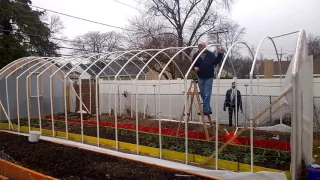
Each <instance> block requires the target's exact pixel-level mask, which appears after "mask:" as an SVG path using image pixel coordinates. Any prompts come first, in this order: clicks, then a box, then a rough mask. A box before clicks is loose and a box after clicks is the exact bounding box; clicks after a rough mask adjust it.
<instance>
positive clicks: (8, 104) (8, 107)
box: [6, 77, 11, 131]
mask: <svg viewBox="0 0 320 180" xmlns="http://www.w3.org/2000/svg"><path fill="white" fill-rule="evenodd" d="M6 98H7V114H8V118H9V119H11V116H10V101H9V88H8V78H7V77H6ZM8 128H9V131H10V128H11V127H10V126H8Z"/></svg>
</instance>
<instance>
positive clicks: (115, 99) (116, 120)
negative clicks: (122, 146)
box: [114, 77, 119, 151]
mask: <svg viewBox="0 0 320 180" xmlns="http://www.w3.org/2000/svg"><path fill="white" fill-rule="evenodd" d="M116 78H117V77H115V79H114V85H115V87H118V91H115V92H114V124H115V136H116V151H118V150H119V142H118V104H117V102H118V101H117V94H119V86H118V84H117V79H116Z"/></svg>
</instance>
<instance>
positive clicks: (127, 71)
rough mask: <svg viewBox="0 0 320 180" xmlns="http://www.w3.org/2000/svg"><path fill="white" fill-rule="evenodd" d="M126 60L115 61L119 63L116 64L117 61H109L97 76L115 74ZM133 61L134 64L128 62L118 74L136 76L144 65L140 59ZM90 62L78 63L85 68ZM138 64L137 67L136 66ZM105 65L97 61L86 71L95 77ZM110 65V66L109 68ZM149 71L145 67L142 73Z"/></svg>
mask: <svg viewBox="0 0 320 180" xmlns="http://www.w3.org/2000/svg"><path fill="white" fill-rule="evenodd" d="M126 62H127V61H117V63H118V64H119V65H120V66H119V65H118V64H117V63H114V62H113V63H111V64H110V65H109V66H108V67H107V68H105V69H104V71H103V72H102V73H101V74H100V76H99V77H106V76H115V75H116V74H117V73H118V72H119V71H120V69H121V68H122V67H123V66H124V65H125V63H126ZM134 63H135V64H136V65H134V64H133V63H128V64H127V65H126V66H125V68H124V69H123V70H122V71H121V72H120V74H119V76H128V75H129V76H131V77H133V76H136V75H138V73H139V72H140V69H142V68H143V66H144V65H145V64H144V63H143V62H141V61H134ZM90 65H91V64H80V67H81V68H82V69H84V70H85V69H87V68H88V67H89V66H90ZM137 66H138V67H137ZM104 67H105V64H101V63H99V62H97V63H96V65H93V66H91V67H90V69H89V70H88V71H87V73H88V74H89V75H90V76H92V77H95V76H96V75H97V74H99V73H100V72H101V70H102V69H103V68H104ZM109 67H110V68H109ZM148 71H149V69H148V68H147V67H146V68H144V70H143V73H142V74H144V73H147V72H148Z"/></svg>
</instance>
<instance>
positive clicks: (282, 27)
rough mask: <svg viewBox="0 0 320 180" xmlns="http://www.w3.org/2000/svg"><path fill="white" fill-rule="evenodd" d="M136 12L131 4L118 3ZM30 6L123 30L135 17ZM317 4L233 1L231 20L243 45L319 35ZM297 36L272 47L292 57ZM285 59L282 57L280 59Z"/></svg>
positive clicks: (106, 5)
mask: <svg viewBox="0 0 320 180" xmlns="http://www.w3.org/2000/svg"><path fill="white" fill-rule="evenodd" d="M118 1H121V2H124V3H126V4H129V5H132V6H134V7H138V8H139V4H137V3H136V1H134V0H118ZM32 2H33V5H35V6H39V7H43V8H47V9H51V10H55V11H58V12H63V13H66V14H70V15H74V16H79V17H82V18H86V19H90V20H94V21H98V22H102V23H106V24H110V25H115V26H119V27H125V26H126V25H128V21H127V19H128V18H130V17H132V16H134V15H136V14H138V11H137V10H136V9H133V8H130V7H127V6H124V5H122V4H119V3H117V2H115V1H113V0H90V1H84V0H32ZM319 7H320V0H305V1H301V0H237V1H236V3H235V4H234V5H233V7H232V10H231V14H230V16H231V18H232V19H233V20H235V21H238V22H239V24H240V25H241V26H243V27H246V29H247V33H246V35H245V37H244V41H246V42H248V43H249V44H250V45H252V44H253V45H255V46H256V47H257V46H258V44H259V41H260V40H261V39H262V38H263V37H264V36H276V35H280V34H283V33H288V32H292V31H296V30H300V29H302V28H303V29H305V30H306V32H307V33H308V34H309V33H312V34H315V35H320V12H319V10H320V9H319ZM61 18H62V20H63V23H64V26H65V29H64V31H63V34H64V35H65V36H67V37H68V38H70V39H72V38H73V37H75V36H77V35H81V34H84V33H86V32H88V31H101V32H106V31H110V30H117V29H114V28H110V27H106V26H102V25H98V24H94V23H90V22H86V21H82V20H77V19H73V18H70V17H66V16H61ZM296 39H297V35H290V36H287V37H283V38H278V39H276V45H277V47H278V48H279V49H280V48H281V47H282V48H283V50H284V53H287V54H290V53H291V54H292V53H293V51H294V48H295V43H296ZM262 49H263V50H262V52H263V55H264V56H265V57H268V58H273V57H272V56H273V55H274V50H273V47H272V46H271V43H270V42H268V41H266V42H265V43H264V44H263V46H262ZM284 56H285V55H284Z"/></svg>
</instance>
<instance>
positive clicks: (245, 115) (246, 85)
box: [244, 84, 249, 124]
mask: <svg viewBox="0 0 320 180" xmlns="http://www.w3.org/2000/svg"><path fill="white" fill-rule="evenodd" d="M244 86H245V87H246V108H245V112H244V124H247V104H248V89H247V88H248V86H249V85H248V84H245V85H244Z"/></svg>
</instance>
